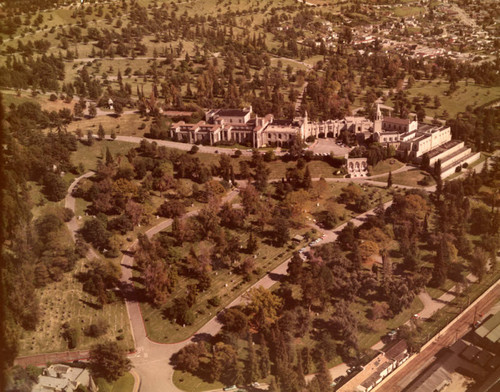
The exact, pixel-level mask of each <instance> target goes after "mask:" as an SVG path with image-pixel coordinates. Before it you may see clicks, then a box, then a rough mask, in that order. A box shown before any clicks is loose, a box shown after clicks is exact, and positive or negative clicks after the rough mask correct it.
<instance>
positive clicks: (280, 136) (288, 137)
mask: <svg viewBox="0 0 500 392" xmlns="http://www.w3.org/2000/svg"><path fill="white" fill-rule="evenodd" d="M372 126H373V122H372V121H370V120H368V119H366V118H365V117H346V118H344V119H341V120H327V121H321V122H310V121H309V120H308V116H307V113H306V114H305V116H304V117H296V118H294V119H293V120H292V121H289V120H278V119H275V118H274V116H273V115H272V114H268V115H266V116H264V117H260V116H256V115H255V116H254V115H253V112H252V107H249V108H246V109H212V110H209V111H207V112H206V113H205V120H204V121H200V122H198V123H196V124H186V123H185V122H184V121H180V122H177V123H174V124H172V127H171V131H170V136H171V138H172V139H175V140H179V141H184V142H188V143H202V144H209V145H214V144H216V143H217V142H221V141H234V142H236V143H240V144H250V145H251V146H252V147H255V148H260V147H267V146H277V147H282V146H286V145H288V144H289V143H290V142H291V141H292V140H293V138H294V137H295V136H296V135H299V136H300V137H302V138H303V139H307V138H308V137H309V136H314V137H325V138H326V137H339V136H340V133H341V132H342V131H349V132H353V133H358V132H368V131H370V130H371V128H372Z"/></svg>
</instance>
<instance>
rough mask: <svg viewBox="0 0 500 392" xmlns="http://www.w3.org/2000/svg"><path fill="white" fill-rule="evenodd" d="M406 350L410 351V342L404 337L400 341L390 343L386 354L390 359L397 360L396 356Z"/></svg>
mask: <svg viewBox="0 0 500 392" xmlns="http://www.w3.org/2000/svg"><path fill="white" fill-rule="evenodd" d="M406 351H408V344H407V343H406V340H404V339H402V340H400V341H399V342H397V343H394V344H393V345H390V346H389V347H388V348H387V349H386V350H385V356H386V357H387V358H389V359H392V360H396V358H398V357H400V356H401V354H404V353H405V352H406Z"/></svg>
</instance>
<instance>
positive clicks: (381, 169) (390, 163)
mask: <svg viewBox="0 0 500 392" xmlns="http://www.w3.org/2000/svg"><path fill="white" fill-rule="evenodd" d="M403 166H404V163H402V162H400V161H398V160H397V159H396V158H389V159H386V160H384V161H380V162H378V163H377V164H376V165H375V166H369V171H370V173H371V175H372V176H375V175H377V174H382V173H387V172H389V171H395V170H397V169H399V168H401V167H403Z"/></svg>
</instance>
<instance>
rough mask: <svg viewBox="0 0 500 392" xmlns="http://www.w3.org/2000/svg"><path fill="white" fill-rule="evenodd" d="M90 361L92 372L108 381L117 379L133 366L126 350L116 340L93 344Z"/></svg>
mask: <svg viewBox="0 0 500 392" xmlns="http://www.w3.org/2000/svg"><path fill="white" fill-rule="evenodd" d="M89 362H90V369H91V371H92V374H93V375H94V376H95V377H102V378H105V379H106V380H108V381H115V380H117V379H118V378H120V377H121V376H123V375H124V374H125V373H126V372H128V371H129V370H130V369H131V368H132V365H131V363H130V360H129V359H128V358H127V354H126V352H125V351H123V350H122V349H121V348H120V347H119V346H118V344H117V343H116V342H106V343H101V344H97V345H95V346H93V347H92V349H91V350H90V361H89Z"/></svg>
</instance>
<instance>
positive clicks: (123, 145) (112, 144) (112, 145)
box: [71, 128, 138, 171]
mask: <svg viewBox="0 0 500 392" xmlns="http://www.w3.org/2000/svg"><path fill="white" fill-rule="evenodd" d="M96 133H97V128H96V129H95V132H94V135H95V134H96ZM86 139H87V137H86V135H85V136H84V137H83V140H84V142H82V143H78V150H77V151H75V152H73V153H72V155H71V162H72V163H73V164H74V165H76V166H78V165H79V164H80V163H82V164H83V166H84V169H85V171H88V170H95V169H96V168H97V160H98V159H104V157H105V156H106V148H109V151H110V152H111V154H113V156H116V154H118V153H120V154H121V155H122V156H124V155H125V154H126V153H127V152H128V151H129V150H130V149H131V148H135V147H137V146H138V144H137V143H128V142H122V141H117V140H115V141H111V140H103V141H99V140H95V141H94V144H93V145H92V146H88V145H87V144H86V143H85V142H86Z"/></svg>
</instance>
